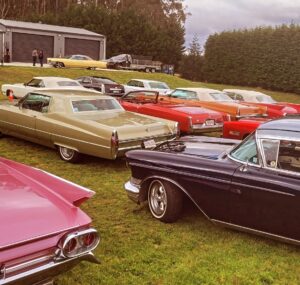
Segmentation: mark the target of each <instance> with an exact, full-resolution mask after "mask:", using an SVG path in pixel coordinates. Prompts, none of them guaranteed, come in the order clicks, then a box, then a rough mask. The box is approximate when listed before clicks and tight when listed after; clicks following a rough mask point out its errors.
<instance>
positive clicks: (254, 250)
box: [0, 67, 300, 285]
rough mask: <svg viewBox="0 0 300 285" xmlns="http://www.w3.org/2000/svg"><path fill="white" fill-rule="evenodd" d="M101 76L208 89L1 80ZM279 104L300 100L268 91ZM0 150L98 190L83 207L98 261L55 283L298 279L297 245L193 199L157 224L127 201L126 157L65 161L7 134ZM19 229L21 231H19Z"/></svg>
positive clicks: (3, 77) (12, 73)
mask: <svg viewBox="0 0 300 285" xmlns="http://www.w3.org/2000/svg"><path fill="white" fill-rule="evenodd" d="M87 74H94V75H96V74H97V75H104V76H109V77H111V78H113V79H115V80H117V81H119V82H121V83H125V82H126V81H127V80H129V79H131V78H151V79H157V80H162V81H165V82H167V83H168V84H169V85H170V87H172V88H175V87H179V86H207V87H211V88H216V89H223V88H228V87H230V86H222V85H215V84H202V83H194V82H190V81H187V80H183V79H180V78H177V77H173V76H169V75H162V74H144V73H137V72H116V71H86V70H79V69H76V70H75V69H73V70H63V69H62V70H57V69H41V68H16V67H0V84H3V83H15V82H26V81H29V80H30V79H31V78H32V76H38V75H40V76H45V75H52V76H67V77H70V78H75V77H77V76H80V75H87ZM266 93H268V94H271V95H272V96H273V97H274V98H276V99H278V100H281V101H292V102H298V103H300V97H299V95H298V96H297V95H295V94H285V93H276V92H267V91H266ZM0 151H1V155H2V156H4V157H6V158H9V159H13V160H16V161H19V162H22V163H25V164H28V165H31V166H35V167H39V168H41V169H43V170H46V171H49V172H51V173H54V174H56V175H58V176H61V177H63V178H66V179H69V180H71V181H73V182H75V183H78V184H80V185H83V186H85V187H88V188H90V189H92V190H94V191H95V192H96V195H95V196H94V197H93V198H92V199H90V200H89V201H87V202H86V203H85V204H84V205H83V206H82V208H83V209H84V210H85V211H86V212H87V213H88V214H89V215H90V216H91V217H92V218H93V221H94V226H95V227H96V228H97V229H98V230H99V231H100V233H101V238H102V241H101V244H100V246H99V247H98V249H97V250H96V255H97V256H98V257H99V259H100V260H101V261H102V263H101V265H93V264H88V263H82V264H81V265H80V266H78V267H76V268H74V269H73V270H72V271H70V272H68V273H66V274H65V275H63V276H61V277H60V278H59V279H58V280H57V284H60V285H75V284H80V285H88V284H91V285H96V284H97V285H99V284H119V285H121V284H149V285H150V284H153V285H167V284H234V285H238V284H289V285H290V284H295V285H296V284H300V249H299V248H297V247H295V246H291V245H287V244H284V243H279V242H275V241H272V240H269V239H265V238H260V237H257V236H253V235H248V234H243V233H240V232H235V231H231V230H228V229H224V228H221V227H217V226H214V225H212V224H211V223H210V222H209V221H207V220H206V219H205V218H204V217H203V216H202V215H201V214H200V213H199V212H198V211H197V210H196V209H195V207H194V206H193V205H192V204H187V205H186V206H185V211H184V213H183V216H182V218H181V219H180V220H179V221H178V222H177V223H175V224H163V223H160V222H157V221H155V220H154V219H153V218H152V217H151V215H150V212H149V210H148V209H147V207H146V206H137V205H135V204H134V203H132V202H131V201H129V200H128V198H127V196H126V194H125V191H124V190H123V184H124V182H125V181H126V180H127V179H128V178H129V177H130V171H129V170H128V169H127V168H126V166H125V161H124V160H123V159H119V160H117V161H107V160H103V159H98V158H93V157H86V158H85V159H84V160H83V161H82V162H81V163H80V164H68V163H65V162H63V161H61V160H60V159H59V156H58V154H57V153H56V152H55V151H54V150H51V149H48V148H45V147H42V146H39V145H35V144H31V143H29V142H26V141H23V140H19V139H14V138H11V137H5V138H2V139H1V140H0ZM20 234H21V233H20Z"/></svg>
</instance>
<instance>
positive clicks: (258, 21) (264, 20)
mask: <svg viewBox="0 0 300 285" xmlns="http://www.w3.org/2000/svg"><path fill="white" fill-rule="evenodd" d="M184 3H185V5H186V6H187V12H190V13H191V14H192V15H191V16H188V18H187V21H186V25H185V28H186V45H187V47H188V46H189V44H190V42H191V40H192V38H193V36H194V35H195V34H197V36H198V38H199V41H200V43H201V45H202V46H203V45H204V44H205V41H206V39H207V37H208V36H209V35H210V34H214V33H218V32H222V31H224V30H233V29H241V28H253V27H257V26H270V25H271V26H275V25H281V24H290V23H292V22H293V23H295V24H300V0H185V1H184Z"/></svg>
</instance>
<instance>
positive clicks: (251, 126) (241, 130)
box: [222, 118, 270, 140]
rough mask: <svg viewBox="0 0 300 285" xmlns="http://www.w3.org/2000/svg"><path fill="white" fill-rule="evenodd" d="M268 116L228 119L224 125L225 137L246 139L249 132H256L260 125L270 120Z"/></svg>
mask: <svg viewBox="0 0 300 285" xmlns="http://www.w3.org/2000/svg"><path fill="white" fill-rule="evenodd" d="M269 120H270V119H266V118H248V119H241V120H238V121H227V122H224V125H223V135H222V137H223V138H228V139H237V140H242V139H245V138H246V137H247V136H248V135H249V134H251V133H252V132H254V131H255V130H256V129H257V128H258V126H259V125H261V124H263V123H265V122H268V121H269Z"/></svg>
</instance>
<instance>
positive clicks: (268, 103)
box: [223, 89, 300, 119]
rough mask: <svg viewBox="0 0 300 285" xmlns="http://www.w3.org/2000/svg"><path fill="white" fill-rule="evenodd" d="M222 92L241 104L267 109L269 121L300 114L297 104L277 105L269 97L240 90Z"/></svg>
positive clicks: (299, 107) (255, 92)
mask: <svg viewBox="0 0 300 285" xmlns="http://www.w3.org/2000/svg"><path fill="white" fill-rule="evenodd" d="M223 92H225V93H226V94H227V95H229V96H230V97H231V98H232V99H233V100H235V101H237V102H240V103H241V104H245V105H248V106H265V107H267V114H268V117H269V118H271V119H274V118H279V117H283V116H286V115H289V114H298V113H299V112H300V105H299V104H293V103H278V102H276V101H275V100H274V99H273V98H272V97H271V96H269V95H266V94H264V93H261V92H257V91H252V90H241V89H224V90H223ZM297 108H298V110H297Z"/></svg>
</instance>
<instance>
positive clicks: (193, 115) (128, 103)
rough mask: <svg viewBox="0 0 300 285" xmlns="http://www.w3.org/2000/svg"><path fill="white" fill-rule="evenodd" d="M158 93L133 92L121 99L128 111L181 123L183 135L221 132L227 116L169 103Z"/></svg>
mask: <svg viewBox="0 0 300 285" xmlns="http://www.w3.org/2000/svg"><path fill="white" fill-rule="evenodd" d="M163 97H164V96H161V95H159V93H158V92H157V91H141V90H140V91H131V92H129V93H127V94H126V95H124V96H123V97H122V98H120V100H119V101H120V103H121V105H122V107H123V108H124V109H125V110H126V111H131V112H136V113H140V114H144V115H150V116H154V117H158V118H162V119H167V120H173V121H177V122H178V123H179V127H180V131H181V133H185V134H196V133H204V132H215V131H221V130H222V127H223V121H224V120H227V115H226V114H224V113H220V112H217V111H213V110H210V109H207V108H203V107H195V106H187V105H185V104H175V103H168V102H165V101H163V100H161V98H163Z"/></svg>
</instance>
